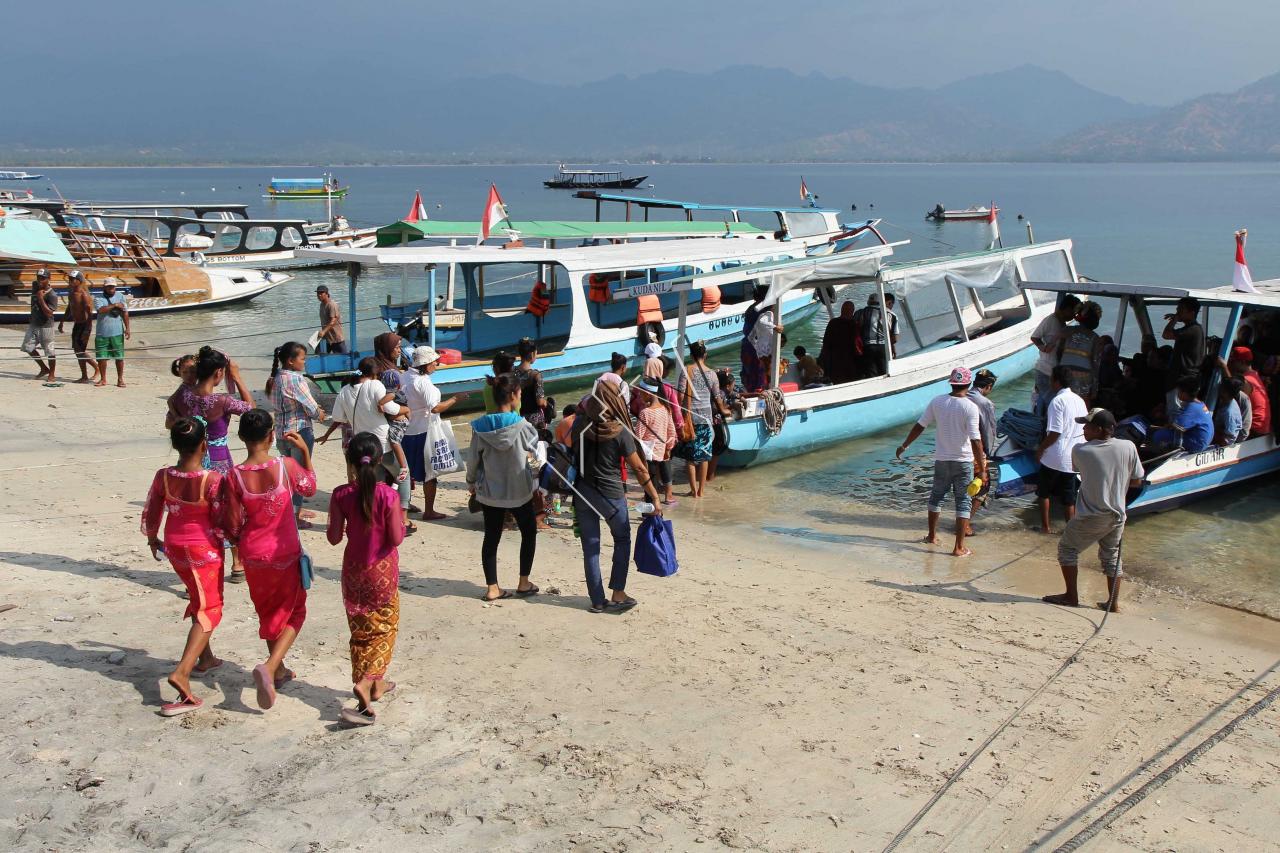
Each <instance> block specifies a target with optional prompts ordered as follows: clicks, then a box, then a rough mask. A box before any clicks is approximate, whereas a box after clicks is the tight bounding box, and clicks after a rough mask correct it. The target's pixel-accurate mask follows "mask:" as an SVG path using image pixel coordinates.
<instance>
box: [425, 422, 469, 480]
mask: <svg viewBox="0 0 1280 853" xmlns="http://www.w3.org/2000/svg"><path fill="white" fill-rule="evenodd" d="M427 431H428V433H429V434H430V447H431V470H433V471H435V472H436V473H437V474H453V473H454V472H457V471H461V470H462V463H461V462H460V461H459V457H458V440H457V439H456V438H454V437H453V425H452V424H451V423H449V421H447V420H445V419H444V418H441V417H437V418H434V419H433V420H432V422H431V426H430V428H428V430H427Z"/></svg>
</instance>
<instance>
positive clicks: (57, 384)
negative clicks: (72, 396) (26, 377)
mask: <svg viewBox="0 0 1280 853" xmlns="http://www.w3.org/2000/svg"><path fill="white" fill-rule="evenodd" d="M41 384H42V385H44V387H46V388H61V387H62V383H61V382H43V383H41Z"/></svg>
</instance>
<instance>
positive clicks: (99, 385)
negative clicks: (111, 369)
mask: <svg viewBox="0 0 1280 853" xmlns="http://www.w3.org/2000/svg"><path fill="white" fill-rule="evenodd" d="M93 387H94V388H105V387H107V380H105V379H99V380H98V381H97V382H95V383H93Z"/></svg>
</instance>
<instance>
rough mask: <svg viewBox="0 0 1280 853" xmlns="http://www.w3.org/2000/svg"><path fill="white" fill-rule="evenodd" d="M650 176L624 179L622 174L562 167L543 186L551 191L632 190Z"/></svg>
mask: <svg viewBox="0 0 1280 853" xmlns="http://www.w3.org/2000/svg"><path fill="white" fill-rule="evenodd" d="M648 177H649V176H648V175H641V176H640V177H638V178H624V177H622V173H621V172H605V171H597V170H594V169H566V168H565V167H564V166H561V167H560V169H559V170H558V171H557V172H556V175H555V177H554V178H551V179H550V180H547V181H543V182H542V185H543V186H544V187H546V188H547V189H551V190H578V189H599V190H605V189H609V190H630V189H635V188H636V187H638V186H640V184H642V183H644V181H645V179H646V178H648Z"/></svg>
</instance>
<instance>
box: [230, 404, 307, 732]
mask: <svg viewBox="0 0 1280 853" xmlns="http://www.w3.org/2000/svg"><path fill="white" fill-rule="evenodd" d="M239 436H240V440H241V441H243V442H244V446H245V449H246V450H247V451H248V455H247V456H246V457H245V460H244V462H242V463H241V464H239V465H237V466H235V468H233V469H232V471H231V476H230V477H229V478H228V482H227V508H228V509H227V527H228V528H229V529H228V533H229V534H230V535H231V537H232V539H234V540H236V541H237V542H238V544H239V546H240V560H241V561H242V562H243V563H244V571H245V580H246V581H247V582H248V583H249V597H250V598H251V599H253V607H254V610H256V611H257V612H258V636H259V637H261V638H262V639H263V640H265V641H266V643H267V655H268V657H267V660H266V662H265V663H260V664H258V665H257V666H255V667H254V668H253V681H254V684H255V686H256V687H257V690H258V697H257V698H258V707H259V708H262V709H263V710H266V709H268V708H270V707H271V706H272V705H274V704H275V701H276V690H278V689H279V688H280V687H282V686H283V685H284V684H286V683H287V682H289V681H292V680H293V675H294V674H293V672H291V671H290V670H289V668H288V667H287V666H285V663H284V658H285V655H286V654H288V652H289V647H290V646H292V645H293V641H294V640H295V639H297V637H298V632H299V631H301V630H302V623H303V622H304V621H305V620H306V618H307V591H306V590H305V589H304V588H303V586H302V565H301V561H302V557H303V552H302V543H301V541H299V539H298V527H297V523H296V521H295V520H294V517H293V496H294V494H299V495H302V496H303V497H307V498H309V497H311V496H312V495H314V494H315V493H316V475H315V469H314V468H313V467H312V464H311V453H310V452H309V451H308V450H307V443H306V442H305V441H303V440H302V436H300V435H298V434H297V433H296V432H287V433H285V434H284V440H285V441H286V442H288V444H290V445H291V446H292V447H294V448H296V449H297V450H298V452H299V454H300V455H301V456H302V464H301V465H299V464H298V463H297V462H295V461H294V460H293V459H291V458H287V457H272V455H271V446H272V445H273V444H274V443H275V422H274V420H273V419H272V417H271V413H270V412H268V411H266V410H265V409H252V410H250V411H248V412H245V413H244V414H243V415H241V417H240V431H239Z"/></svg>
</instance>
